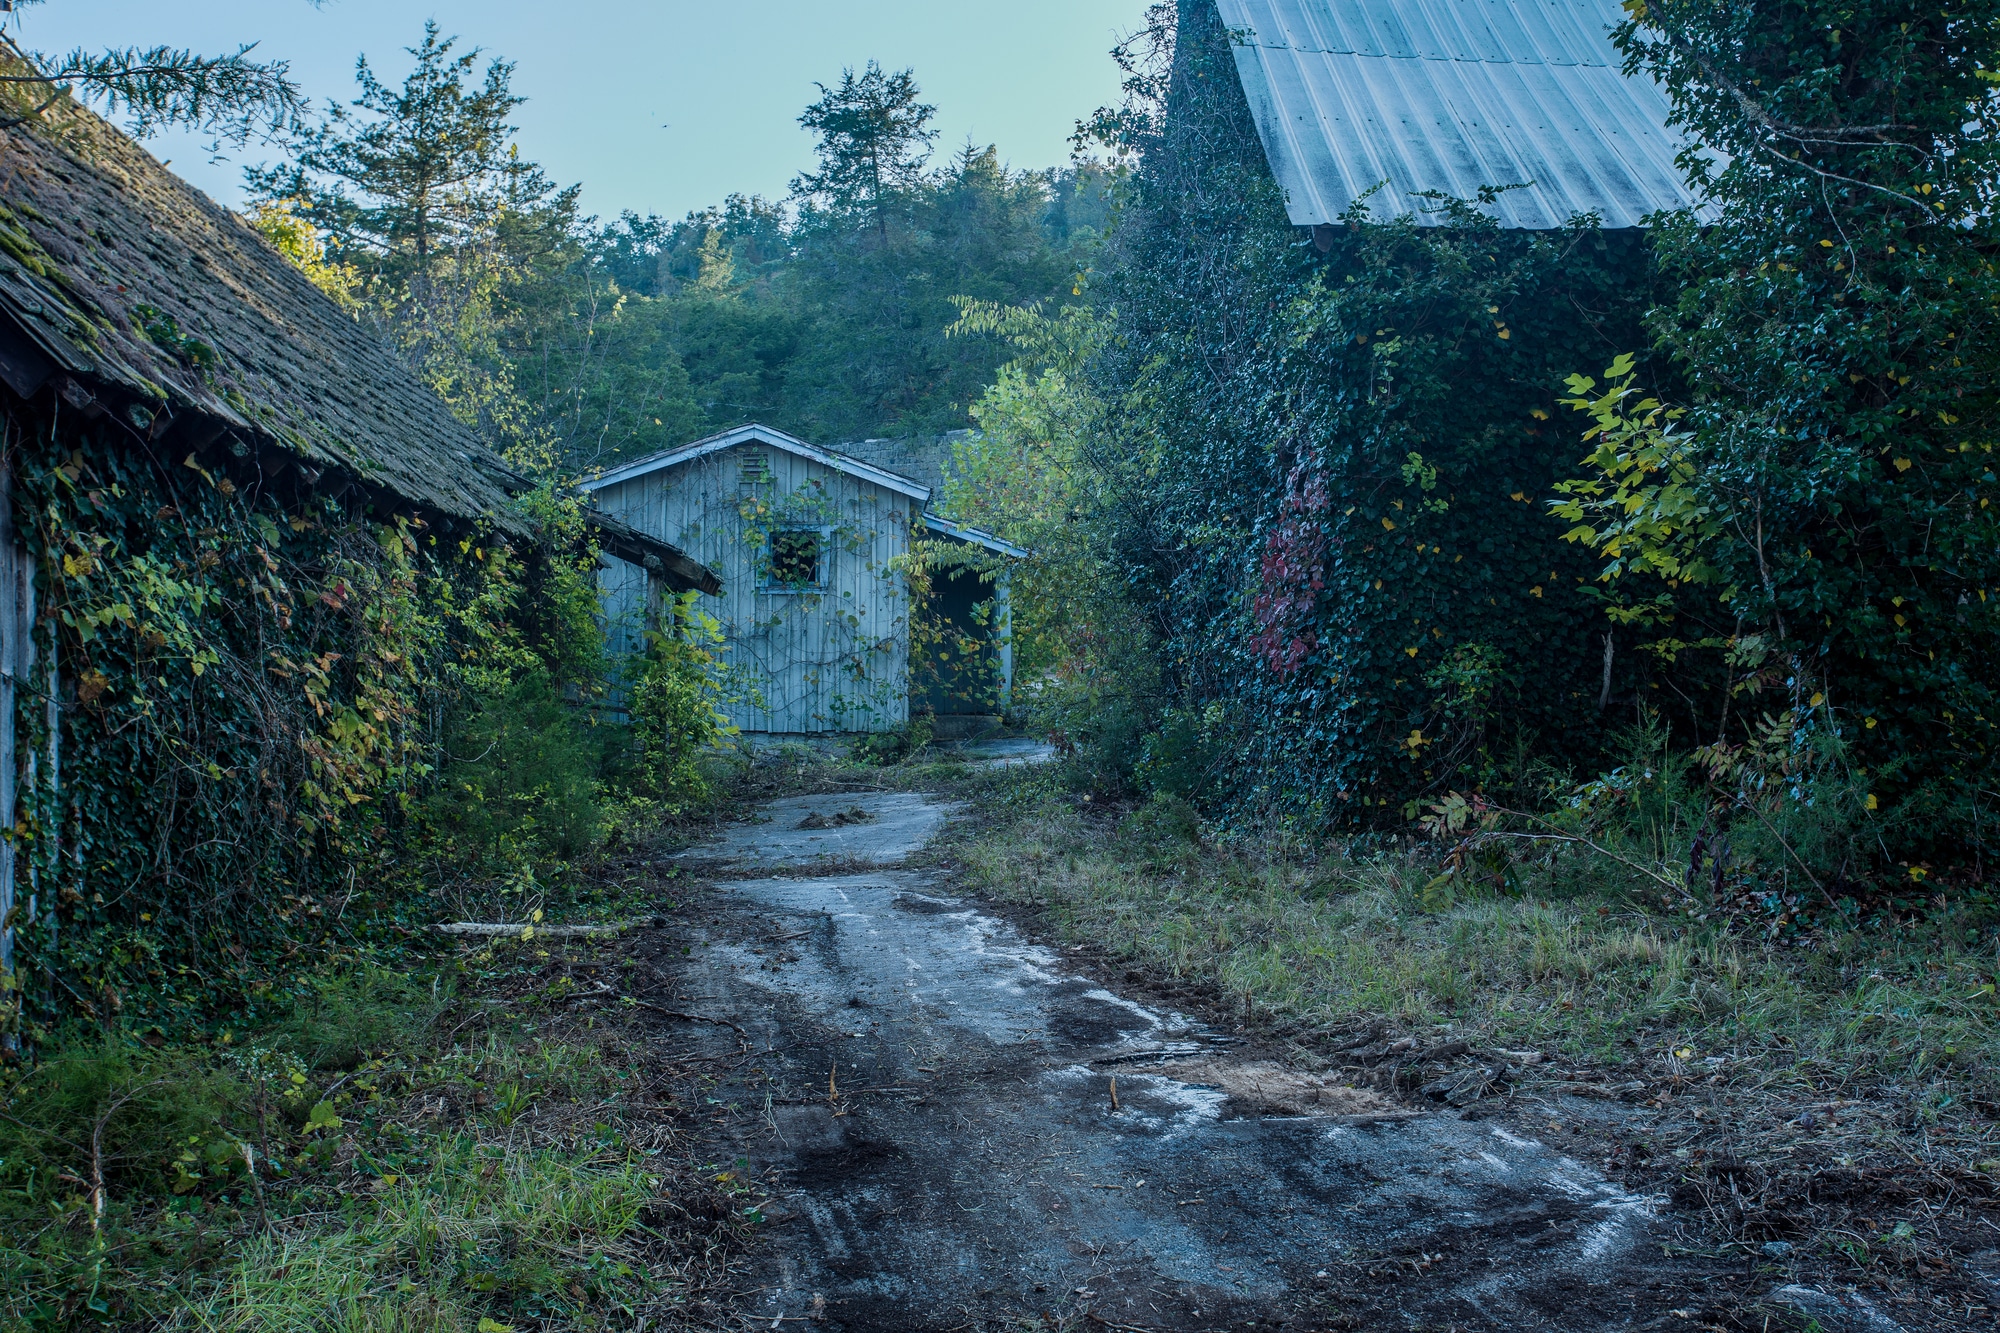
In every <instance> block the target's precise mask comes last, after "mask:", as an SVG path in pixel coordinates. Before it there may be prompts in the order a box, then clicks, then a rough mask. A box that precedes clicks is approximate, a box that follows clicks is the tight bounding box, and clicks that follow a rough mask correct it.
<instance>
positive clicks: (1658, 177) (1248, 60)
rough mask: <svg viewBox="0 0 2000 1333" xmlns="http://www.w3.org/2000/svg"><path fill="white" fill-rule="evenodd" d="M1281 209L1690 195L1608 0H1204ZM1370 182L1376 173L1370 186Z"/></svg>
mask: <svg viewBox="0 0 2000 1333" xmlns="http://www.w3.org/2000/svg"><path fill="white" fill-rule="evenodd" d="M1217 8H1218V10H1219V12H1220V14H1221V17H1222V22H1223V25H1224V26H1225V27H1226V28H1227V29H1229V32H1230V42H1231V46H1232V49H1233V51H1234V53H1235V57H1236V68H1237V73H1238V75H1239V77H1240V78H1241V79H1242V82H1243V91H1244V93H1245V95H1246V96H1247V97H1248V98H1249V101H1250V110H1251V113H1252V114H1253V116H1254V117H1255V118H1256V121H1257V132H1258V134H1259V135H1260V136H1261V137H1262V139H1263V141H1264V153H1265V156H1266V157H1267V158H1268V159H1269V160H1270V163H1271V171H1272V173H1273V174H1274V175H1275V176H1276V177H1277V180H1278V184H1279V185H1281V186H1282V187H1283V188H1284V190H1285V194H1286V202H1287V209H1288V211H1289V213H1290V215H1291V220H1292V221H1293V222H1295V223H1298V224H1300V225H1302V226H1309V225H1312V224H1314V223H1321V222H1337V221H1339V220H1340V217H1341V215H1342V214H1343V213H1345V212H1346V211H1347V210H1348V209H1349V208H1350V207H1351V206H1352V205H1353V204H1354V202H1355V201H1356V200H1357V199H1360V198H1361V197H1362V196H1363V195H1368V192H1369V191H1370V190H1375V193H1374V194H1372V195H1369V197H1368V206H1369V209H1370V211H1371V213H1372V214H1373V216H1375V217H1377V218H1384V219H1386V218H1390V217H1399V216H1402V215H1404V214H1409V213H1415V214H1417V215H1418V216H1419V219H1420V220H1421V218H1422V216H1423V215H1424V214H1425V213H1426V212H1427V211H1428V210H1430V209H1434V208H1435V204H1433V203H1431V202H1430V201H1428V200H1426V199H1424V198H1422V197H1421V196H1422V195H1423V194H1424V193H1425V192H1429V191H1435V192H1437V193H1440V194H1444V195H1449V196H1451V197H1454V198H1458V199H1472V198H1474V197H1475V196H1477V194H1478V192H1479V190H1480V188H1481V187H1482V186H1520V187H1522V188H1519V189H1509V190H1506V191H1505V192H1504V193H1502V194H1501V195H1500V197H1499V198H1498V199H1497V200H1496V201H1495V202H1494V203H1493V204H1492V205H1491V206H1489V207H1488V209H1487V210H1486V211H1488V212H1489V213H1491V214H1492V215H1493V216H1494V217H1496V218H1498V219H1499V221H1500V223H1501V225H1502V226H1507V227H1522V228H1548V227H1559V226H1561V225H1562V224H1563V223H1565V222H1566V221H1568V220H1569V219H1570V218H1571V217H1573V216H1575V215H1576V214H1579V213H1590V212H1595V213H1597V214H1598V215H1599V216H1600V217H1601V218H1602V219H1603V224H1604V225H1605V226H1606V227H1634V226H1638V225H1639V222H1640V220H1641V219H1642V218H1644V217H1645V216H1646V215H1647V214H1648V213H1652V212H1655V211H1657V210H1659V209H1663V208H1679V207H1684V206H1692V205H1695V204H1697V203H1698V202H1699V201H1698V199H1697V197H1696V196H1695V195H1694V194H1693V192H1692V191H1690V190H1689V188H1688V186H1687V184H1686V182H1685V181H1684V180H1683V178H1682V176H1681V173H1680V171H1679V169H1678V168H1676V167H1675V165H1674V155H1675V154H1676V153H1677V152H1679V151H1680V149H1681V146H1682V142H1683V141H1682V140H1681V138H1680V137H1679V136H1678V135H1677V134H1676V133H1674V132H1673V131H1672V130H1669V129H1668V128H1667V123H1666V121H1667V99H1666V96H1665V94H1664V93H1663V92H1661V90H1660V88H1659V87H1658V85H1656V84H1655V83H1653V82H1652V81H1651V80H1649V79H1646V78H1644V77H1639V78H1631V79H1628V78H1626V77H1625V76H1624V74H1623V73H1622V72H1621V70H1620V64H1621V62H1620V59H1619V56H1618V54H1617V52H1616V51H1615V50H1614V49H1613V47H1612V45H1611V37H1610V29H1611V28H1612V27H1613V26H1614V25H1615V24H1616V23H1617V22H1618V21H1619V20H1620V19H1621V18H1623V17H1624V15H1623V14H1622V12H1621V10H1620V7H1619V3H1618V0H1217ZM1378 187H1379V188H1378Z"/></svg>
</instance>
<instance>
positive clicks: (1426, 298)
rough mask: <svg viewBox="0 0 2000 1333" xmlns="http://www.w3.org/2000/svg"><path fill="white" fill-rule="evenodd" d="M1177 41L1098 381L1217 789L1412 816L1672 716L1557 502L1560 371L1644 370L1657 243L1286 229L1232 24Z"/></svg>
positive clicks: (1129, 529)
mask: <svg viewBox="0 0 2000 1333" xmlns="http://www.w3.org/2000/svg"><path fill="white" fill-rule="evenodd" d="M1171 36H1172V37H1173V38H1174V39H1175V40H1174V43H1173V47H1172V65H1171V70H1170V72H1168V73H1167V74H1166V75H1165V77H1166V85H1165V88H1164V93H1165V97H1164V105H1163V114H1160V115H1158V116H1157V117H1156V118H1155V119H1153V120H1152V121H1150V122H1147V121H1145V120H1144V119H1143V117H1142V118H1138V119H1135V120H1129V121H1128V122H1127V123H1126V126H1125V128H1126V129H1127V130H1128V131H1130V132H1131V133H1132V135H1133V139H1134V143H1135V146H1137V147H1139V148H1140V149H1141V150H1142V152H1143V157H1142V159H1141V165H1140V167H1139V169H1138V172H1137V176H1136V180H1135V182H1134V185H1133V190H1132V197H1131V200H1130V202H1129V204H1128V208H1127V217H1126V220H1125V223H1124V225H1123V226H1122V227H1121V228H1120V230H1119V232H1118V247H1119V254H1118V256H1117V258H1118V263H1117V264H1115V265H1114V266H1112V277H1111V278H1110V280H1109V282H1108V285H1107V290H1106V292H1105V293H1104V296H1105V299H1106V303H1107V304H1111V305H1115V307H1116V309H1117V319H1118V324H1117V327H1118V336H1117V337H1116V338H1115V339H1113V340H1112V343H1111V345H1110V347H1109V348H1108V350H1107V352H1106V353H1105V355H1104V356H1103V357H1102V358H1101V360H1100V374H1101V377H1102V380H1103V388H1104V390H1105V397H1106V398H1107V399H1108V400H1111V401H1115V402H1117V403H1119V404H1120V405H1121V407H1120V417H1121V421H1122V423H1123V424H1122V428H1123V429H1125V430H1126V431H1129V440H1128V441H1127V443H1126V446H1125V448H1126V453H1127V454H1128V456H1129V459H1130V460H1132V461H1128V462H1126V463H1125V464H1124V465H1123V466H1124V469H1125V472H1126V474H1127V477H1128V481H1127V484H1126V485H1125V486H1124V487H1123V488H1122V494H1121V498H1120V499H1119V501H1118V504H1117V507H1116V513H1115V516H1114V517H1115V520H1116V522H1117V524H1118V526H1119V528H1120V531H1121V533H1122V537H1121V545H1122V547H1123V549H1124V550H1125V551H1126V552H1127V553H1128V555H1129V559H1130V569H1131V581H1132V583H1133V584H1134V586H1135V588H1136V589H1137V590H1138V591H1139V593H1140V595H1141V597H1142V599H1143V600H1144V601H1145V602H1146V604H1148V605H1150V606H1151V607H1153V608H1154V609H1155V614H1156V617H1157V620H1158V623H1159V629H1160V632H1161V634H1162V637H1163V639H1164V640H1165V643H1166V645H1167V653H1166V658H1167V661H1168V663H1169V666H1170V676H1169V685H1170V703H1171V704H1172V705H1173V706H1174V709H1175V710H1176V712H1177V713H1178V714H1179V715H1180V717H1181V719H1182V721H1183V722H1187V720H1188V719H1199V721H1198V723H1188V725H1190V726H1193V727H1194V728H1195V729H1196V730H1198V731H1199V732H1200V733H1201V735H1200V736H1199V738H1198V739H1197V740H1196V741H1192V742H1189V744H1190V745H1192V746H1193V747H1194V748H1195V749H1196V750H1198V751H1199V752H1200V759H1199V762H1200V764H1201V765H1202V766H1203V769H1204V778H1205V780H1206V781H1208V782H1210V783H1219V784H1220V785H1221V786H1222V787H1223V788H1224V789H1226V790H1229V791H1231V792H1233V793H1234V795H1235V796H1236V797H1237V798H1239V799H1268V800H1271V801H1276V802H1278V803H1280V804H1283V805H1286V806H1288V807H1290V808H1293V809H1295V810H1299V811H1301V812H1302V813H1304V814H1307V815H1308V816H1310V817H1311V818H1312V819H1314V820H1318V821H1331V822H1341V823H1348V824H1357V823H1372V822H1400V821H1402V820H1404V819H1406V818H1407V817H1408V815H1409V813H1410V812H1411V811H1412V810H1413V808H1414V802H1415V801H1416V800H1417V799H1418V798H1420V797H1421V796H1422V795H1423V794H1424V793H1426V792H1436V791H1441V790H1444V789H1446V788H1449V787H1459V786H1464V785H1466V784H1468V783H1483V784H1487V785H1489V786H1491V785H1493V784H1497V783H1504V782H1508V781H1512V780H1514V779H1516V778H1518V777H1519V776H1520V775H1521V774H1522V773H1524V772H1525V771H1527V769H1528V767H1529V765H1530V764H1531V763H1532V762H1534V761H1535V760H1537V759H1550V758H1553V759H1556V760H1558V761H1564V762H1568V761H1574V762H1576V763H1578V764H1579V765H1582V764H1587V763H1590V762H1593V761H1595V760H1596V759H1597V758H1599V757H1601V754H1602V748H1603V746H1604V744H1605V742H1606V738H1607V737H1608V736H1609V735H1610V734H1611V732H1612V731H1613V730H1615V728H1616V727H1617V726H1618V725H1620V724H1623V723H1627V722H1630V721H1632V720H1633V719H1634V718H1635V717H1636V716H1637V715H1638V713H1639V711H1640V706H1641V705H1645V704H1652V703H1655V702H1666V703H1669V705H1670V702H1671V701H1661V700H1659V699H1658V696H1659V694H1660V692H1659V691H1657V690H1655V689H1654V688H1653V686H1654V685H1655V684H1656V683H1657V682H1656V681H1654V680H1653V679H1652V678H1651V677H1650V676H1649V675H1647V674H1646V670H1645V664H1644V663H1642V662H1641V661H1640V660H1638V659H1637V658H1636V657H1635V656H1634V655H1633V654H1632V653H1630V652H1629V651H1626V652H1621V651H1620V645H1619V644H1618V643H1617V642H1616V641H1615V639H1614V640H1613V641H1612V643H1611V645H1610V654H1609V665H1608V667H1607V647H1606V640H1605V634H1606V631H1607V629H1608V628H1609V626H1608V624H1607V621H1606V618H1605V617H1604V615H1603V614H1602V611H1601V610H1600V608H1599V606H1598V604H1597V602H1596V601H1595V600H1594V599H1593V596H1592V588H1593V584H1594V579H1595V576H1596V574H1597V570H1596V568H1595V566H1594V563H1593V561H1592V560H1591V558H1590V557H1589V555H1588V554H1587V553H1586V552H1584V551H1582V550H1580V549H1579V548H1578V547H1576V546H1574V545H1567V544H1565V543H1564V542H1563V541H1562V534H1563V531H1564V525H1563V524H1561V523H1559V522H1557V521H1556V520H1554V519H1552V518H1551V516H1550V515H1549V512H1548V507H1547V497H1548V496H1549V495H1550V493H1551V487H1552V485H1553V483H1555V482H1556V481H1557V480H1559V479H1561V478H1563V477H1565V476H1568V475H1570V474H1571V473H1572V472H1573V471H1574V469H1575V465H1576V463H1577V459H1578V457H1579V456H1580V455H1581V453H1582V452H1583V447H1582V446H1581V445H1580V444H1579V443H1578V432H1577V430H1576V428H1575V427H1574V425H1573V424H1572V423H1571V422H1569V421H1567V420H1561V419H1560V418H1563V417H1566V416H1569V415H1570V413H1568V412H1567V410H1566V409H1563V408H1561V407H1560V406H1559V403H1558V400H1559V398H1560V397H1562V396H1564V387H1563V386H1564V380H1565V378H1566V377H1567V376H1568V375H1570V374H1571V373H1574V372H1576V371H1578V370H1586V371H1593V372H1594V371H1596V370H1598V369H1599V368H1601V367H1602V366H1603V365H1605V364H1606V363H1607V362H1608V361H1609V360H1610V359H1611V358H1612V357H1613V356H1615V355H1616V354H1617V353H1619V352H1622V351H1628V350H1630V349H1633V348H1636V347H1642V346H1644V345H1645V339H1644V337H1643V333H1642V328H1641V316H1642V314H1643V312H1644V311H1645V310H1646V309H1647V307H1648V306H1649V304H1650V303H1651V300H1652V297H1653V294H1654V291H1653V287H1654V277H1653V269H1652V265H1651V262H1650V257H1649V251H1648V245H1647V242H1646V239H1645V238H1644V236H1643V235H1641V234H1638V233H1633V232H1605V231H1602V230H1600V229H1598V228H1597V227H1595V226H1594V225H1592V222H1591V220H1589V219H1578V220H1577V221H1576V222H1575V223H1574V224H1573V225H1572V226H1570V227H1568V228H1566V229H1563V230H1561V231H1554V232H1522V231H1503V230H1501V229H1500V228H1498V227H1497V226H1496V225H1494V224H1493V223H1492V222H1491V221H1489V220H1487V219H1486V218H1485V217H1483V216H1482V215H1481V213H1480V211H1479V208H1478V201H1477V200H1473V201H1453V200H1446V199H1437V200H1435V201H1433V209H1434V211H1433V212H1432V213H1431V214H1430V215H1429V216H1427V217H1425V218H1423V219H1420V220H1419V219H1405V220H1403V221H1401V222H1397V223H1393V224H1381V223H1376V222H1372V221H1369V220H1368V219H1367V217H1366V215H1365V213H1363V212H1362V211H1360V210H1357V211H1356V212H1355V213H1354V214H1352V215H1351V216H1350V217H1349V218H1348V219H1347V220H1346V223H1345V225H1341V226H1333V227H1321V228H1317V229H1312V230H1310V231H1308V230H1306V229H1301V228H1297V227H1293V226H1292V225H1290V224H1289V223H1288V221H1287V220H1286V213H1285V206H1284V200H1283V198H1282V196H1281V194H1280V192H1279V190H1278V187H1277V186H1276V184H1275V183H1274V182H1273V180H1272V178H1271V175H1270V172H1269V169H1268V167H1267V166H1266V165H1265V161H1264V157H1263V153H1262V150H1261V147H1260V145H1259V143H1258V139H1257V134H1256V130H1255V127H1254V125H1253V123H1252V121H1251V118H1250V115H1249V111H1248V108H1247V106H1246V105H1245V103H1244V100H1243V96H1242V93H1241V90H1240V87H1239V85H1238V82H1237V79H1236V75H1235V70H1234V65H1233V61H1232V58H1231V54H1230V51H1229V48H1228V46H1227V38H1226V36H1225V34H1224V33H1223V31H1222V29H1221V27H1220V25H1219V22H1218V20H1217V19H1216V17H1215V11H1214V6H1213V5H1210V4H1205V3H1184V4H1182V5H1181V6H1180V12H1179V28H1178V33H1177V34H1171ZM1419 222H1421V223H1422V224H1423V225H1419ZM1628 647H1629V646H1628ZM1607 672H1608V675H1607ZM1213 704H1221V705H1223V706H1222V707H1221V708H1213V707H1210V705H1213ZM1186 729H1187V727H1186V726H1183V727H1182V728H1181V730H1183V731H1185V730H1186ZM1174 732H1175V727H1174V726H1172V725H1170V726H1169V727H1168V728H1167V734H1174Z"/></svg>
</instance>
